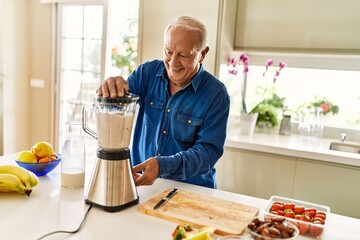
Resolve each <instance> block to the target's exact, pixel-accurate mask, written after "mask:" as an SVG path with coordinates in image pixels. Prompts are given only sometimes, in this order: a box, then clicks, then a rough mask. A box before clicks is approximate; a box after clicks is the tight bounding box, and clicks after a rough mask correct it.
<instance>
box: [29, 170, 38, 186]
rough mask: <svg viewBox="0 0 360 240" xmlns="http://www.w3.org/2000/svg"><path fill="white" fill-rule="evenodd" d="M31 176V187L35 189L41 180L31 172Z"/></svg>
mask: <svg viewBox="0 0 360 240" xmlns="http://www.w3.org/2000/svg"><path fill="white" fill-rule="evenodd" d="M29 173H30V176H31V180H30V185H31V187H35V186H36V185H38V184H39V178H38V177H37V176H36V175H35V173H33V172H31V171H29Z"/></svg>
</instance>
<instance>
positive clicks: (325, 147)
mask: <svg viewBox="0 0 360 240" xmlns="http://www.w3.org/2000/svg"><path fill="white" fill-rule="evenodd" d="M331 142H340V141H339V139H331V138H321V139H316V138H311V137H301V136H298V135H295V134H293V135H289V136H284V135H279V134H266V133H257V132H255V133H254V134H253V136H248V135H241V134H240V132H239V129H234V130H232V131H230V132H229V133H228V135H227V139H226V143H225V147H230V148H238V149H244V150H252V151H257V152H265V153H273V154H280V155H285V156H289V157H301V158H308V159H314V160H318V161H325V162H331V163H338V164H345V165H349V166H355V167H360V154H356V153H348V152H340V151H334V150H329V147H330V143H331ZM346 143H353V144H359V143H356V142H351V141H346Z"/></svg>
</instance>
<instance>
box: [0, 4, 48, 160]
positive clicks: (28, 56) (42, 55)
mask: <svg viewBox="0 0 360 240" xmlns="http://www.w3.org/2000/svg"><path fill="white" fill-rule="evenodd" d="M1 1H2V4H1V6H2V8H1V9H0V11H1V12H0V16H1V23H0V24H1V27H2V34H1V36H0V38H1V41H0V42H1V43H2V49H3V51H2V54H1V56H0V60H1V61H0V63H1V64H2V70H3V74H4V75H5V77H4V82H3V87H4V96H3V97H4V101H2V102H1V103H2V104H3V111H4V154H9V153H14V152H18V151H20V150H24V149H29V148H30V147H31V146H32V145H33V144H34V143H35V141H39V140H44V141H50V132H51V131H50V125H51V124H50V118H51V112H50V105H51V94H52V93H51V89H52V87H51V84H50V69H51V67H50V61H49V59H50V57H49V55H50V49H49V44H50V37H49V35H50V34H49V24H50V22H51V21H50V20H51V19H49V15H50V14H49V12H50V9H51V8H50V6H47V5H42V4H40V1H38V0H12V1H7V0H1ZM5 2H6V3H5ZM31 78H41V79H43V80H44V83H45V87H44V88H41V89H33V88H31V87H30V84H29V82H30V79H31Z"/></svg>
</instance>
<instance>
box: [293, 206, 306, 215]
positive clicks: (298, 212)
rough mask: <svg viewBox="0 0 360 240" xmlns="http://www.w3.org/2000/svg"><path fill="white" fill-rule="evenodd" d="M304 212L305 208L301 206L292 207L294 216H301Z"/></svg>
mask: <svg viewBox="0 0 360 240" xmlns="http://www.w3.org/2000/svg"><path fill="white" fill-rule="evenodd" d="M304 210H305V207H303V206H295V207H294V213H295V214H302V213H303V211H304Z"/></svg>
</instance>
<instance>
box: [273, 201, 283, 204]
mask: <svg viewBox="0 0 360 240" xmlns="http://www.w3.org/2000/svg"><path fill="white" fill-rule="evenodd" d="M273 204H280V205H283V203H282V202H279V201H275V202H274V203H273Z"/></svg>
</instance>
